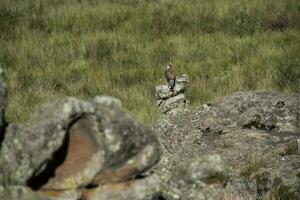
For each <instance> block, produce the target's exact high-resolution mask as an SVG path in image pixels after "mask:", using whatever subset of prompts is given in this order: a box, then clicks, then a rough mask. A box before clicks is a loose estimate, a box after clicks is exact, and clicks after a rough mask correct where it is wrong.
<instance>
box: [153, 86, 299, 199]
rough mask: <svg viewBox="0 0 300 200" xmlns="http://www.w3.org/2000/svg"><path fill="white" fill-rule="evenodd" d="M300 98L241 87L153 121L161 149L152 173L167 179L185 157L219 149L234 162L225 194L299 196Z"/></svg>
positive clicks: (267, 196) (254, 196) (259, 197)
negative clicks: (208, 101)
mask: <svg viewBox="0 0 300 200" xmlns="http://www.w3.org/2000/svg"><path fill="white" fill-rule="evenodd" d="M299 102H300V98H299V95H294V96H290V95H285V94H281V93H277V92H262V91H254V92H239V93H236V94H233V95H231V96H228V97H224V98H222V99H220V100H219V101H217V102H213V103H207V104H204V105H202V106H200V107H198V108H197V109H195V110H194V111H189V112H185V113H178V114H177V115H174V116H170V117H169V118H167V119H166V118H165V119H162V120H161V121H160V122H158V123H156V124H155V125H153V129H154V131H155V132H156V134H157V136H158V138H159V142H160V145H161V148H162V157H161V159H160V162H159V163H158V164H157V165H156V166H155V167H154V168H153V172H154V173H156V174H158V175H159V176H161V178H162V180H163V182H164V183H168V181H169V180H171V179H172V178H173V173H172V172H173V171H174V169H176V167H177V166H178V165H179V163H181V161H185V160H188V159H198V158H199V157H200V156H201V155H204V154H219V155H220V156H221V157H222V159H223V160H224V161H225V162H226V163H228V165H229V167H228V169H229V175H230V176H229V180H228V183H227V185H226V188H225V197H227V198H234V199H264V198H269V197H270V196H272V195H274V194H275V195H277V197H276V198H277V199H294V198H295V196H297V197H299V196H300V194H299V191H300V189H299V188H300V181H299V180H300V179H299V174H300V171H299V170H300V162H299V161H300V159H299V156H300V155H299V151H298V150H297V149H298V148H297V145H298V142H297V140H298V139H299V138H300V126H299V116H300V109H299ZM178 191H179V194H180V190H178ZM278 191H280V192H278ZM173 193H174V194H176V193H175V192H173ZM279 195H282V196H283V197H284V198H283V197H282V198H279ZM287 196H289V197H291V198H288V197H287ZM225 197H224V198H225ZM199 198H200V197H199ZM201 198H202V197H201ZM206 198H207V199H208V198H209V197H206ZM173 199H174V198H173Z"/></svg>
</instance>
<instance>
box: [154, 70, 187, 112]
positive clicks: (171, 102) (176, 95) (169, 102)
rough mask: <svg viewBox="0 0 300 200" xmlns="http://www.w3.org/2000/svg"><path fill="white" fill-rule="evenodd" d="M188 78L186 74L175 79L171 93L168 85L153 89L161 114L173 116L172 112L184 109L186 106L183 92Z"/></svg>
mask: <svg viewBox="0 0 300 200" xmlns="http://www.w3.org/2000/svg"><path fill="white" fill-rule="evenodd" d="M188 82H189V79H188V76H187V75H186V74H184V75H182V76H179V77H176V85H175V88H174V92H172V91H171V90H170V89H169V87H168V85H158V86H156V87H155V94H156V100H157V105H158V106H159V108H160V111H161V112H162V113H163V114H174V112H172V111H174V110H176V109H177V110H180V109H184V108H186V106H187V100H186V96H185V92H186V90H187V87H188Z"/></svg>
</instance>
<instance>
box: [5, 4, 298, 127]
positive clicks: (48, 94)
mask: <svg viewBox="0 0 300 200" xmlns="http://www.w3.org/2000/svg"><path fill="white" fill-rule="evenodd" d="M299 33H300V2H299V1H298V0H289V1H285V0H278V1H270V0H255V1H246V0H242V1H232V0H224V1H221V0H219V1H217V0H214V1H205V0H187V1H180V0H153V1H150V0H112V1H108V0H99V1H96V0H65V1H57V0H43V1H42V0H23V1H20V0H10V1H8V0H4V1H1V2H0V45H1V49H0V64H1V66H2V68H4V70H5V76H6V81H7V83H8V86H9V105H8V109H7V112H6V116H7V118H8V120H9V121H10V122H15V121H25V120H27V119H28V118H29V117H30V115H31V113H32V112H33V111H34V110H35V109H36V107H37V106H39V105H40V104H42V103H44V102H48V101H51V100H53V99H57V98H61V97H64V96H78V97H81V98H86V99H88V98H92V97H93V96H95V95H97V94H105V95H112V96H116V97H118V98H120V99H121V100H122V102H123V104H124V107H125V109H126V110H128V111H130V112H131V113H133V114H134V115H135V116H136V117H137V118H139V119H140V120H141V121H143V122H145V123H152V122H154V121H155V120H157V119H158V118H159V117H160V113H159V110H158V108H157V107H156V102H155V98H154V87H155V85H157V84H161V83H163V82H164V76H163V70H164V68H163V67H164V64H165V63H167V62H172V63H173V65H174V67H175V69H176V73H177V74H183V73H186V74H188V75H189V77H190V80H191V85H190V89H189V91H188V98H189V100H190V102H191V106H192V107H194V106H197V105H199V104H201V103H204V102H206V101H211V100H214V99H217V98H219V97H222V96H224V95H228V94H231V93H233V92H236V91H241V90H257V89H260V90H278V91H282V92H286V93H300V66H299V65H300V61H299V59H300V58H299V55H300V45H299V44H300V37H299V35H300V34H299Z"/></svg>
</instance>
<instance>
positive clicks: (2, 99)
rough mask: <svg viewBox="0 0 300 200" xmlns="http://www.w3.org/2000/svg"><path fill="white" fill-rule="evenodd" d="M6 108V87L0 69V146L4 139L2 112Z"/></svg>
mask: <svg viewBox="0 0 300 200" xmlns="http://www.w3.org/2000/svg"><path fill="white" fill-rule="evenodd" d="M5 106H6V86H5V83H4V81H3V77H2V69H1V68H0V146H1V142H2V139H3V137H4V125H5V120H4V110H5Z"/></svg>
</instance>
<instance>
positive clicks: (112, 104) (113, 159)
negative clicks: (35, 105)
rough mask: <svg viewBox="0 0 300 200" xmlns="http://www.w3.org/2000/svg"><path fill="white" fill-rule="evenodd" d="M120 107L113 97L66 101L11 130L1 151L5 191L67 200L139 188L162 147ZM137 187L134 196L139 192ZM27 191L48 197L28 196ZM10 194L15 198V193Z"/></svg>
mask: <svg viewBox="0 0 300 200" xmlns="http://www.w3.org/2000/svg"><path fill="white" fill-rule="evenodd" d="M120 105H121V104H120V102H119V100H116V99H114V98H109V97H101V96H98V97H96V98H95V100H94V101H83V100H80V99H76V98H66V99H63V100H60V101H57V102H54V103H51V104H48V105H45V106H43V107H41V108H40V109H39V110H38V112H36V113H35V114H34V115H33V117H32V118H31V119H30V120H29V121H28V122H27V123H25V124H10V125H9V126H8V127H7V129H6V133H5V138H4V140H3V143H2V148H1V151H0V183H1V184H2V185H3V186H7V187H6V190H5V191H15V190H14V189H12V188H13V187H14V186H24V188H25V189H24V188H22V190H21V191H23V193H24V195H22V196H24V197H25V196H29V197H28V198H31V197H30V195H32V194H34V195H35V194H36V195H39V196H38V197H37V198H41V196H45V194H48V195H46V196H48V197H49V198H53V197H52V196H51V194H53V193H51V192H50V191H54V190H55V191H64V192H63V193H59V194H57V193H56V194H55V195H54V196H55V197H56V199H65V198H66V197H63V198H62V197H61V196H65V195H66V194H68V195H69V194H74V193H71V191H77V192H79V191H80V190H82V189H83V188H89V187H92V188H95V187H98V186H99V188H100V185H101V187H104V188H106V186H105V185H107V184H122V183H123V182H128V181H132V182H133V183H134V181H135V177H137V176H138V175H139V174H141V173H142V172H144V171H145V170H147V169H148V168H150V167H151V166H153V165H154V164H155V163H156V162H157V161H158V160H159V146H158V142H157V139H156V138H155V137H154V135H153V134H152V133H151V131H150V130H149V129H147V128H145V127H144V126H143V125H141V124H140V123H138V122H137V121H135V120H134V119H133V118H131V117H130V116H129V115H127V114H125V113H124V112H123V111H122V109H121V107H120ZM150 180H152V179H150ZM139 181H142V180H139ZM145 184H148V183H147V181H146V180H145ZM131 185H134V184H129V185H128V190H135V189H134V188H131ZM137 185H139V184H137ZM141 185H142V184H141ZM141 185H139V186H141ZM25 186H28V187H30V188H31V189H33V190H38V191H43V192H44V193H45V194H43V195H41V193H32V192H28V191H30V190H28V189H26V187H25ZM107 187H108V186H107ZM132 187H133V186H132ZM7 188H8V189H7ZM149 192H151V191H149ZM149 192H148V193H149ZM8 193H9V194H11V196H10V197H11V198H14V196H15V192H8ZM79 193H81V192H79ZM25 194H27V195H25ZM49 195H50V196H49ZM69 196H70V195H69ZM77 196H78V199H79V197H80V198H81V195H77ZM73 197H74V198H70V200H71V199H72V200H74V199H77V197H76V195H73ZM133 199H134V198H133ZM137 199H138V198H137Z"/></svg>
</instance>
